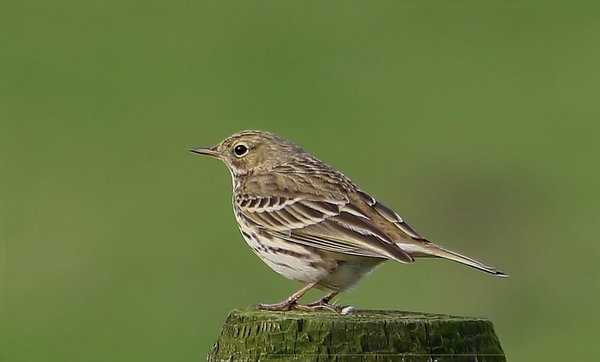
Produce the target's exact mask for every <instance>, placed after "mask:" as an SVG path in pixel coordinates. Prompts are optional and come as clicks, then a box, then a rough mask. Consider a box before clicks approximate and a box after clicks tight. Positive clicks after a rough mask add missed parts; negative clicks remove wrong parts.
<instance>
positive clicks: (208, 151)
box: [190, 147, 221, 158]
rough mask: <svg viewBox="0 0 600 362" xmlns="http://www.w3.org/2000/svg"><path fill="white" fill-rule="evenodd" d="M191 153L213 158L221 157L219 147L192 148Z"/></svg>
mask: <svg viewBox="0 0 600 362" xmlns="http://www.w3.org/2000/svg"><path fill="white" fill-rule="evenodd" d="M190 152H193V153H197V154H199V155H207V156H211V157H216V158H219V157H221V152H219V151H217V147H198V148H192V149H191V150H190Z"/></svg>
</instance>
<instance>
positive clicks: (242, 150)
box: [233, 143, 248, 157]
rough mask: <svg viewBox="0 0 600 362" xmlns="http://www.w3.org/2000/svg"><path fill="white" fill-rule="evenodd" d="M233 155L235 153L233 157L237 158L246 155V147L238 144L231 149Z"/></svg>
mask: <svg viewBox="0 0 600 362" xmlns="http://www.w3.org/2000/svg"><path fill="white" fill-rule="evenodd" d="M233 153H235V155H236V156H238V157H242V156H244V155H245V154H246V153H248V146H246V145H245V144H243V143H240V144H238V145H236V146H235V147H234V148H233Z"/></svg>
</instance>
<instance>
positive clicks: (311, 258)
mask: <svg viewBox="0 0 600 362" xmlns="http://www.w3.org/2000/svg"><path fill="white" fill-rule="evenodd" d="M191 151H192V152H195V153H200V154H205V155H210V156H213V157H216V158H218V159H220V160H222V161H223V162H224V163H225V164H226V165H227V167H228V168H229V170H230V172H231V175H232V180H233V208H234V213H235V217H236V220H237V222H238V226H239V228H240V231H241V232H242V235H243V237H244V239H245V240H246V242H247V243H248V245H249V246H250V247H251V248H252V250H253V251H254V252H255V253H256V254H257V255H258V256H259V257H260V258H261V259H262V260H263V261H264V262H265V263H266V264H267V265H268V266H269V267H271V268H272V269H273V270H275V271H276V272H278V273H279V274H281V275H283V276H285V277H286V278H288V279H292V280H296V281H299V282H302V283H303V284H305V285H306V286H305V288H303V289H302V290H300V291H299V292H298V293H296V294H294V295H293V296H292V297H290V298H288V299H287V300H286V301H284V302H282V303H278V304H274V305H261V306H262V307H263V308H264V309H272V310H279V309H290V308H298V309H304V310H313V309H316V308H323V307H325V308H330V309H336V310H339V308H338V307H334V306H332V305H330V304H329V301H330V299H331V298H332V297H333V296H335V295H336V294H337V293H338V292H342V291H345V290H348V289H350V288H352V287H353V286H355V285H356V283H358V281H359V280H360V279H361V278H362V277H364V276H365V275H367V274H368V273H370V272H371V271H372V270H373V269H374V268H375V267H377V266H378V265H380V264H381V263H383V262H384V261H386V260H390V259H391V260H396V261H399V262H401V263H412V262H414V258H415V257H440V258H445V259H450V260H453V261H456V262H459V263H462V264H465V265H468V266H471V267H474V268H476V269H479V270H482V271H485V272H487V273H490V274H495V275H500V276H505V274H504V273H502V272H501V271H499V270H497V269H494V268H493V267H491V266H488V265H485V264H483V263H481V262H479V261H476V260H474V259H471V258H469V257H466V256H464V255H461V254H458V253H455V252H453V251H450V250H446V249H444V248H442V247H440V246H438V245H435V244H433V243H431V242H429V241H428V240H426V239H425V238H423V237H422V236H420V235H419V234H418V233H417V232H416V231H415V230H414V229H412V228H411V227H410V226H409V225H408V224H407V223H406V222H405V221H404V220H403V219H402V218H401V217H400V216H399V215H398V214H396V213H395V212H394V211H392V210H391V209H389V208H387V207H386V206H384V205H383V204H381V203H380V202H378V201H377V200H375V199H374V198H373V197H371V196H370V195H368V194H367V193H366V192H364V191H363V190H361V189H360V188H359V187H358V186H356V185H355V184H354V183H353V182H352V181H351V180H350V179H349V178H347V177H346V176H344V175H343V174H342V173H340V172H338V171H336V170H335V169H333V168H332V167H330V166H328V165H326V164H325V163H323V162H321V161H319V160H318V159H316V158H315V157H313V156H312V155H310V154H308V153H307V152H306V151H304V150H303V149H302V148H300V147H299V146H297V145H296V144H294V143H292V142H291V141H288V140H286V139H284V138H282V137H279V136H277V135H275V134H272V133H269V132H265V131H243V132H239V133H236V134H234V135H232V136H230V137H228V138H226V139H225V140H224V141H222V142H221V143H220V144H218V145H217V146H215V147H212V148H196V149H192V150H191ZM313 286H314V287H317V288H320V289H324V290H329V291H331V292H332V293H330V294H329V295H328V296H327V297H325V298H323V299H322V300H321V301H318V302H315V303H313V304H310V305H308V306H302V305H299V304H297V303H296V300H297V299H298V298H299V297H300V296H302V295H303V294H304V293H305V292H306V291H307V290H308V289H310V288H311V287H313Z"/></svg>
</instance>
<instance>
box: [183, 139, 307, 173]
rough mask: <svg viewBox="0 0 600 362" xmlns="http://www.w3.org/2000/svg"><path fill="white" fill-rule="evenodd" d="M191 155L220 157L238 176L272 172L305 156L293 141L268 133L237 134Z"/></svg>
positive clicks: (196, 150) (198, 149)
mask: <svg viewBox="0 0 600 362" xmlns="http://www.w3.org/2000/svg"><path fill="white" fill-rule="evenodd" d="M190 152H193V153H198V154H201V155H207V156H211V157H215V158H218V159H219V160H221V161H223V162H224V163H225V165H227V167H228V168H229V170H230V171H231V173H232V174H233V175H236V176H243V175H247V174H249V173H253V172H257V171H258V172H261V173H262V172H269V171H271V170H273V169H274V168H275V167H277V166H280V165H283V164H286V163H290V162H293V159H294V157H295V156H297V155H300V154H304V153H305V152H304V150H303V149H302V148H300V147H299V146H297V145H296V144H294V143H292V142H291V141H288V140H286V139H285V138H283V137H280V136H277V135H275V134H273V133H270V132H266V131H242V132H238V133H235V134H233V135H231V136H229V137H227V138H226V139H224V140H223V141H221V142H220V143H219V144H218V145H216V146H214V147H199V148H192V149H191V150H190Z"/></svg>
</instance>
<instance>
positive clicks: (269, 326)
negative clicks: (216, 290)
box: [208, 309, 506, 362]
mask: <svg viewBox="0 0 600 362" xmlns="http://www.w3.org/2000/svg"><path fill="white" fill-rule="evenodd" d="M208 360H209V361H211V362H217V361H218V362H221V361H231V362H233V361H236V362H237V361H243V362H255V361H256V362H258V361H277V362H283V361H319V362H325V361H336V362H345V361H357V362H359V361H361V362H363V361H364V362H368V361H438V362H442V361H452V362H459V361H465V362H467V361H472V362H476V361H477V362H484V361H486V362H492V361H493V362H500V361H506V359H505V357H504V352H503V351H502V347H501V346H500V340H499V339H498V337H497V336H496V333H495V332H494V326H493V324H492V322H491V321H489V320H487V319H481V318H469V317H455V316H448V315H442V314H425V313H415V312H401V311H377V310H362V311H361V310H358V311H355V312H354V313H353V314H351V315H336V314H333V313H331V312H322V313H321V312H319V313H305V312H298V311H289V312H269V311H259V310H253V309H247V310H234V311H233V312H231V313H230V314H229V317H227V320H226V322H225V325H224V326H223V329H222V330H221V334H220V335H219V338H218V340H217V343H215V345H214V346H213V348H212V350H211V351H210V354H209V356H208Z"/></svg>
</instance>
